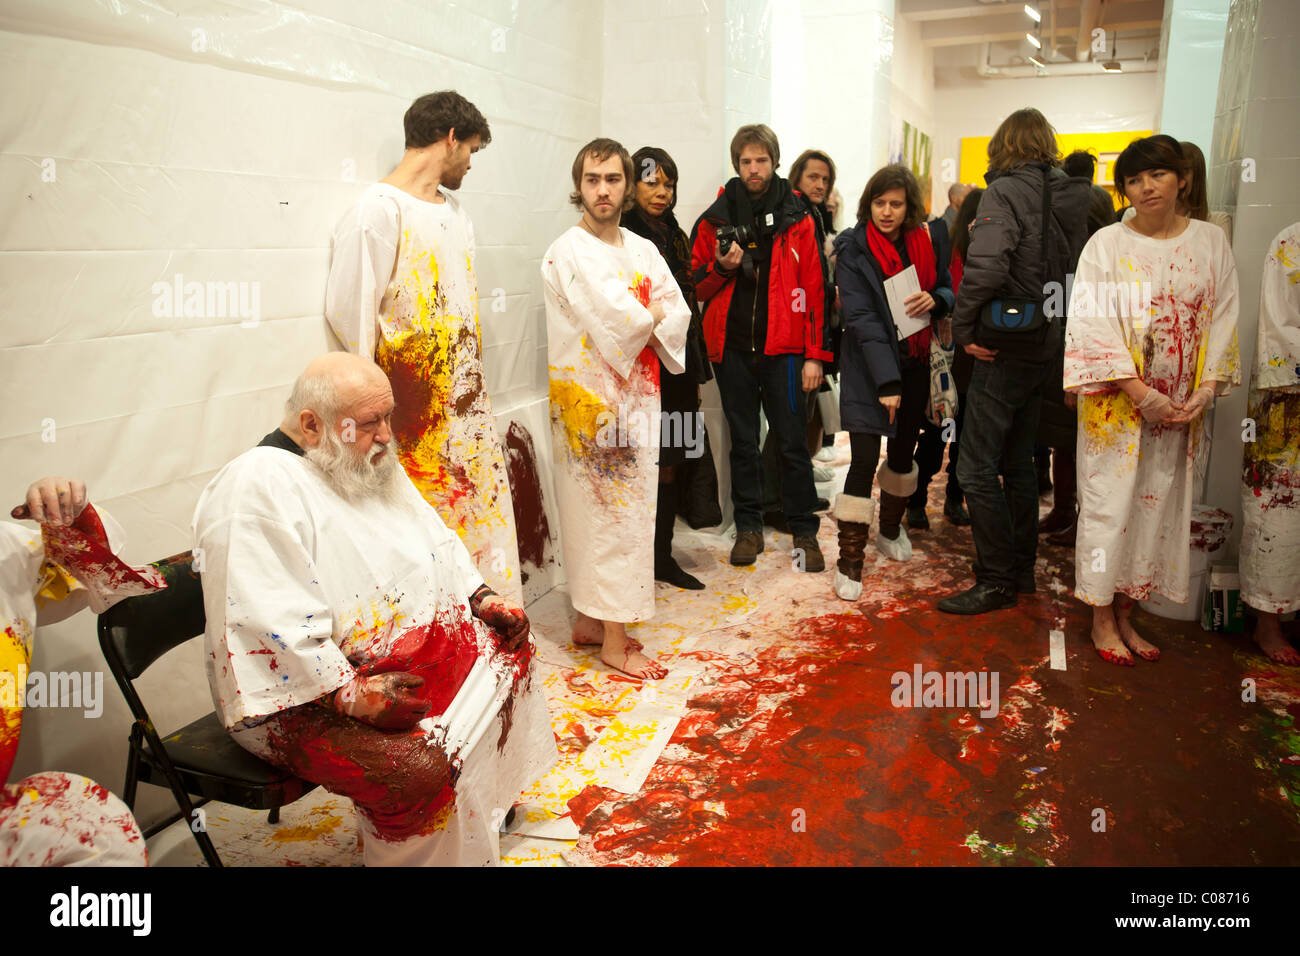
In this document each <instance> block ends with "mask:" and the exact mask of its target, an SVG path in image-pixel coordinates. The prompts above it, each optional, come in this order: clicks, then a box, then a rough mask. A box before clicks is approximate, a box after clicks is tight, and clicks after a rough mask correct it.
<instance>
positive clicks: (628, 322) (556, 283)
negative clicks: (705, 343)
mask: <svg viewBox="0 0 1300 956" xmlns="http://www.w3.org/2000/svg"><path fill="white" fill-rule="evenodd" d="M612 261H613V260H612V257H606V258H603V259H598V258H597V257H596V256H591V255H585V254H584V253H582V252H581V251H580V250H577V249H575V248H574V246H573V243H571V242H565V241H562V240H560V241H556V242H555V243H554V244H553V245H552V246H551V257H550V260H549V261H546V260H544V261H543V263H542V277H543V279H544V280H545V283H546V293H547V303H548V305H551V306H553V307H554V308H557V309H559V311H560V312H562V313H563V314H564V315H566V316H567V317H568V319H569V321H570V323H571V324H572V325H573V327H574V328H576V329H577V330H578V331H579V332H581V333H585V334H586V335H588V336H590V338H591V342H592V344H593V345H594V346H595V348H596V351H597V352H599V353H600V356H601V358H603V359H604V360H605V361H606V362H608V363H609V365H610V366H611V367H612V368H613V369H614V371H616V372H618V374H619V375H620V376H622V377H623V378H625V379H626V378H627V377H628V376H629V375H631V374H632V368H633V367H634V366H635V364H636V360H637V356H638V355H640V354H641V350H642V349H643V348H645V347H646V343H647V342H649V340H650V335H651V333H652V332H653V331H654V316H652V315H651V314H650V311H649V310H648V309H647V308H646V307H645V306H643V305H642V304H641V303H640V302H638V301H637V300H636V297H635V296H634V295H633V294H632V293H631V292H630V291H629V290H628V282H627V278H626V277H624V276H620V275H619V274H618V272H617V271H616V270H615V269H612V268H611V265H612Z"/></svg>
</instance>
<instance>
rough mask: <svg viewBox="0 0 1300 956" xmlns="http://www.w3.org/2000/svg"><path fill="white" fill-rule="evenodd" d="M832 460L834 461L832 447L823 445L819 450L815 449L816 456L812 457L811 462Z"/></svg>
mask: <svg viewBox="0 0 1300 956" xmlns="http://www.w3.org/2000/svg"><path fill="white" fill-rule="evenodd" d="M834 460H835V446H834V445H823V446H822V447H821V448H819V449H817V454H815V455H813V461H834Z"/></svg>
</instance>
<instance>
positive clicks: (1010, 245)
mask: <svg viewBox="0 0 1300 956" xmlns="http://www.w3.org/2000/svg"><path fill="white" fill-rule="evenodd" d="M1044 175H1047V176H1048V177H1049V179H1048V187H1049V189H1050V190H1051V198H1052V224H1051V227H1050V231H1049V232H1048V243H1047V262H1046V263H1043V262H1042V261H1041V259H1042V251H1041V245H1042V236H1043V221H1042V220H1043V211H1042V210H1043V203H1042V194H1043V176H1044ZM985 180H986V181H987V182H988V184H989V186H988V189H986V190H985V191H984V195H983V196H981V197H980V204H979V210H978V211H977V212H976V214H975V221H974V223H973V224H972V226H971V233H970V246H969V248H968V249H967V253H966V261H965V266H964V271H963V272H962V280H961V296H960V297H959V298H958V300H957V307H956V309H955V310H954V312H953V316H952V334H953V338H954V339H955V340H956V343H957V346H958V347H961V346H964V345H970V344H972V343H974V342H975V338H976V337H975V324H976V320H977V319H978V318H979V314H980V310H981V309H983V308H984V304H985V303H986V302H989V301H990V300H992V299H996V298H998V297H1000V296H1024V297H1027V298H1036V299H1039V300H1041V299H1043V297H1044V296H1045V294H1046V291H1045V288H1044V287H1045V286H1046V285H1047V284H1048V283H1052V282H1055V283H1059V288H1060V289H1061V290H1062V291H1061V292H1060V293H1059V295H1061V296H1063V295H1064V289H1065V277H1066V276H1067V275H1069V274H1070V273H1073V272H1074V267H1075V265H1076V264H1077V263H1078V261H1079V253H1080V252H1082V251H1083V246H1084V243H1085V242H1086V241H1087V220H1088V202H1089V195H1090V192H1091V189H1092V183H1090V182H1089V181H1088V180H1087V179H1084V178H1082V177H1079V176H1067V175H1065V173H1064V172H1062V171H1061V170H1059V169H1056V168H1055V167H1049V166H1048V165H1047V164H1045V163H1028V164H1026V165H1024V166H1017V167H1016V168H1015V169H1011V170H1007V171H1006V172H1001V173H999V172H998V171H996V170H995V171H991V172H989V173H988V175H987V176H985ZM1054 332H1055V333H1058V334H1052V335H1048V336H1047V339H1046V341H1044V343H1043V346H1042V355H1041V356H1038V357H1039V358H1041V359H1043V360H1050V359H1051V358H1052V356H1053V355H1054V353H1055V350H1056V349H1058V348H1059V347H1060V344H1061V342H1062V341H1063V338H1062V334H1059V333H1060V328H1059V326H1058V328H1057V329H1056V330H1054Z"/></svg>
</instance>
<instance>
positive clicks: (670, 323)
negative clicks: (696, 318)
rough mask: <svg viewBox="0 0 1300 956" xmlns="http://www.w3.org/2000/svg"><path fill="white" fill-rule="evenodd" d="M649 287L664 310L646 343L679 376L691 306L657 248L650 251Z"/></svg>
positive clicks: (654, 298)
mask: <svg viewBox="0 0 1300 956" xmlns="http://www.w3.org/2000/svg"><path fill="white" fill-rule="evenodd" d="M650 288H651V289H653V290H654V292H653V297H652V298H651V301H652V302H658V303H660V304H661V305H662V306H663V309H664V317H663V318H662V319H660V320H659V324H658V325H657V326H655V330H654V336H653V338H651V340H650V342H651V344H652V345H653V346H654V350H655V352H656V353H657V354H658V356H659V360H660V361H661V362H663V363H664V368H665V369H667V370H668V371H669V372H671V373H673V374H674V375H680V374H681V373H682V372H684V371H686V333H687V330H688V329H689V328H690V325H691V307H690V306H689V305H687V304H686V299H684V298H683V297H682V290H681V289H680V288H678V286H677V280H676V279H674V278H673V273H672V270H671V269H669V268H668V263H667V261H665V259H664V257H663V256H661V255H660V254H659V251H658V250H657V249H656V250H653V251H652V252H651V253H650Z"/></svg>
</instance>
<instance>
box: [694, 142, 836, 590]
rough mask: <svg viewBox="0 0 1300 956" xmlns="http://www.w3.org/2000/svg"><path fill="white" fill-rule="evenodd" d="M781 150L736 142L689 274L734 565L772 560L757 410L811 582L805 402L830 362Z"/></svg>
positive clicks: (812, 239) (810, 246)
mask: <svg viewBox="0 0 1300 956" xmlns="http://www.w3.org/2000/svg"><path fill="white" fill-rule="evenodd" d="M780 156H781V152H780V145H779V144H778V143H777V138H776V134H775V133H773V132H772V130H770V129H769V128H768V127H766V126H764V125H761V124H755V125H749V126H742V127H741V128H740V129H739V130H738V131H737V132H736V135H735V137H733V138H732V141H731V164H732V166H733V168H734V169H735V170H736V172H737V174H738V175H737V176H736V177H734V178H733V179H731V180H730V181H729V182H728V183H727V184H726V185H725V186H723V188H722V189H720V190H719V191H718V198H717V199H716V200H715V201H714V203H713V205H711V206H710V207H709V208H708V209H706V210H705V211H704V214H703V215H701V216H700V218H699V220H698V221H697V222H696V223H695V228H694V229H693V230H692V235H691V268H692V269H693V271H694V275H695V280H696V295H697V296H698V298H699V301H700V302H701V303H704V338H705V341H706V343H707V345H708V349H709V359H710V361H712V362H713V363H714V369H715V372H716V374H717V379H718V388H719V391H720V392H721V395H722V409H723V412H724V413H725V414H726V416H727V424H728V426H729V427H730V430H731V501H732V504H733V506H734V509H735V520H736V544H735V547H733V548H732V549H731V563H732V564H734V565H747V564H753V563H754V561H755V560H756V558H757V556H758V555H759V553H760V552H762V550H763V518H762V509H761V501H762V490H761V487H760V484H761V471H762V459H761V455H760V452H759V444H758V430H759V420H758V415H759V409H760V407H761V408H762V410H763V412H764V414H766V416H767V421H768V426H769V427H770V428H771V429H772V430H773V431H774V432H775V433H776V435H777V438H778V440H779V441H780V447H781V502H782V506H783V508H784V511H785V514H786V520H787V523H788V527H789V528H790V533H791V534H792V535H794V548H795V552H796V554H797V555H801V556H802V561H801V566H802V569H803V570H805V571H823V570H825V568H826V562H825V559H824V558H823V557H822V553H821V548H820V547H819V546H818V544H817V528H818V525H819V524H820V521H821V519H820V518H819V517H818V516H817V514H816V511H815V507H816V503H817V492H816V489H815V487H814V485H813V474H812V462H811V460H810V459H809V457H808V449H807V446H806V444H805V439H804V425H805V422H806V420H807V415H806V403H807V397H806V393H808V392H812V391H815V390H816V389H817V388H818V387H819V386H820V385H821V383H822V363H823V362H829V361H830V360H831V349H830V342H829V330H828V328H827V326H826V322H825V318H826V316H825V299H824V295H825V293H824V290H823V283H822V261H821V251H820V249H819V248H818V241H817V231H816V227H815V225H814V222H813V219H812V215H811V212H810V210H809V208H808V206H807V204H806V203H804V202H803V201H802V200H801V199H800V197H799V196H798V195H797V194H796V193H795V192H794V190H793V189H792V188H791V187H790V183H789V182H788V181H787V180H785V179H782V178H781V177H780V176H777V175H776V169H777V166H778V165H779V164H780Z"/></svg>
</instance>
